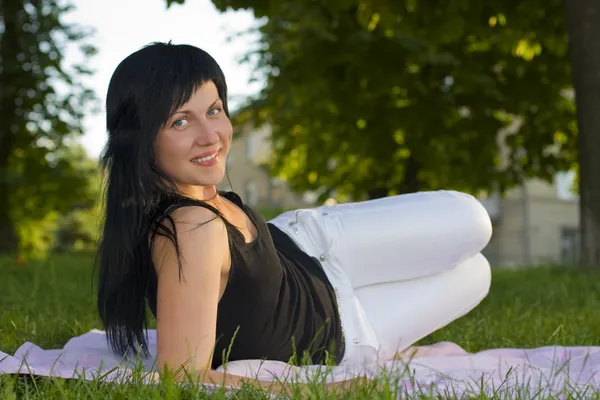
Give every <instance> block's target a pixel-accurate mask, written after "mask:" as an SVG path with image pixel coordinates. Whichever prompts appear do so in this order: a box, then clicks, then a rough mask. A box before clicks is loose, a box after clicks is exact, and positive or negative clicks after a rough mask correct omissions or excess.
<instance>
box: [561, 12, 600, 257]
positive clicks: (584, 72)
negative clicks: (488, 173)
mask: <svg viewBox="0 0 600 400" xmlns="http://www.w3.org/2000/svg"><path fill="white" fill-rule="evenodd" d="M565 6H566V15H567V26H568V31H569V44H570V46H569V47H570V54H571V59H572V62H573V83H574V87H575V102H576V105H577V115H578V127H579V133H578V136H579V196H580V197H579V198H580V221H581V239H582V240H581V244H582V248H581V250H582V251H581V254H582V263H583V264H584V265H586V266H595V267H600V179H599V178H598V174H599V173H600V157H598V155H599V154H600V113H599V112H598V111H599V107H600V41H599V40H598V38H600V4H598V2H597V1H594V0H582V1H572V0H568V1H566V2H565Z"/></svg>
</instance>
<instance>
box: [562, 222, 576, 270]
mask: <svg viewBox="0 0 600 400" xmlns="http://www.w3.org/2000/svg"><path fill="white" fill-rule="evenodd" d="M579 243H580V242H579V229H578V228H572V227H563V228H562V229H561V231H560V250H561V255H560V256H561V257H560V258H561V261H562V263H563V264H565V265H573V264H576V263H577V262H578V261H579Z"/></svg>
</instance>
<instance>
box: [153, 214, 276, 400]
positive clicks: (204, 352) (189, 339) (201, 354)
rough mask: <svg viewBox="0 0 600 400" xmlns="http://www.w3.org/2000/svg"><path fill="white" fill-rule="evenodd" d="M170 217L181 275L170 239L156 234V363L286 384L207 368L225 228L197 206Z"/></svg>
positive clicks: (201, 374) (215, 377)
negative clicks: (175, 230) (174, 229)
mask: <svg viewBox="0 0 600 400" xmlns="http://www.w3.org/2000/svg"><path fill="white" fill-rule="evenodd" d="M173 217H174V220H175V226H176V229H177V238H178V242H179V250H180V255H181V265H182V278H181V280H180V278H179V270H178V268H179V267H178V263H177V256H176V253H175V248H174V246H173V244H172V243H171V242H170V241H168V239H166V238H164V237H157V239H156V242H155V246H154V249H153V259H154V263H155V265H156V269H157V276H158V296H157V321H156V330H157V346H158V349H157V350H158V355H157V366H158V368H159V369H160V370H161V371H162V370H163V369H164V368H166V369H167V370H169V371H171V372H172V373H174V374H176V376H177V378H178V379H183V378H184V377H185V374H184V373H188V374H194V375H195V376H196V377H197V379H198V380H199V381H200V382H202V383H213V384H219V385H224V386H232V387H241V386H242V385H243V384H244V383H253V384H258V385H259V386H260V387H262V388H263V389H267V390H269V391H272V392H274V393H281V392H282V391H284V387H283V386H282V385H281V384H280V383H277V382H269V381H258V380H256V379H252V378H248V377H242V376H239V375H232V374H228V373H223V372H217V371H214V370H212V369H211V362H212V352H213V349H214V345H215V338H216V325H217V307H218V302H219V295H220V285H221V271H222V269H223V266H224V265H225V262H226V261H227V260H228V259H229V247H228V241H227V231H226V228H225V225H224V223H223V221H221V220H220V219H219V218H216V219H215V215H214V214H213V213H212V212H211V211H210V210H207V209H204V208H201V207H190V208H184V209H179V210H177V212H176V213H175V215H174V216H173ZM183 221H185V222H183ZM207 221H210V222H207ZM198 225H202V226H198ZM182 369H184V370H185V371H182Z"/></svg>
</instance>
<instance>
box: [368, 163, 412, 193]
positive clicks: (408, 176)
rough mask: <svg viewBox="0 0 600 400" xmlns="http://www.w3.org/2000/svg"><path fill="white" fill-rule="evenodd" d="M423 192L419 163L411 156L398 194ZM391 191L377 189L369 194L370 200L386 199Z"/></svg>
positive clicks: (385, 188)
mask: <svg viewBox="0 0 600 400" xmlns="http://www.w3.org/2000/svg"><path fill="white" fill-rule="evenodd" d="M420 190H421V181H420V180H419V163H418V162H417V161H416V160H415V159H414V158H413V157H412V156H411V157H409V158H408V160H406V169H405V172H404V180H403V182H402V184H401V185H400V187H398V194H407V193H416V192H418V191H420ZM389 191H390V188H387V187H375V188H372V189H371V190H369V191H368V192H367V196H368V198H369V200H373V199H379V198H382V197H386V196H387V195H388V193H389Z"/></svg>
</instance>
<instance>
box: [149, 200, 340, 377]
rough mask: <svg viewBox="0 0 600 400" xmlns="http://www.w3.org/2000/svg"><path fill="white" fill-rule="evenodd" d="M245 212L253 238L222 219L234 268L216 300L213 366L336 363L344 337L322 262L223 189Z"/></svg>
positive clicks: (152, 304)
mask: <svg viewBox="0 0 600 400" xmlns="http://www.w3.org/2000/svg"><path fill="white" fill-rule="evenodd" d="M221 195H223V196H224V197H225V198H227V199H228V200H230V201H232V202H233V203H234V204H236V205H237V206H238V207H240V208H241V209H242V210H244V212H245V213H246V214H247V215H248V217H249V218H250V220H251V221H252V222H253V223H254V225H255V226H256V229H257V237H256V239H255V240H254V241H253V242H251V243H246V242H245V238H244V235H243V234H242V233H241V232H240V231H239V230H238V229H237V228H236V227H234V226H233V225H231V224H229V223H228V222H227V221H225V225H226V226H227V232H228V236H229V249H230V252H231V270H230V273H229V280H228V282H227V286H226V288H225V292H224V293H223V296H222V298H221V300H220V301H219V305H218V313H217V337H216V344H215V349H214V356H213V361H212V368H213V369H214V368H217V367H219V366H220V365H222V364H223V363H225V362H227V361H235V360H247V359H255V360H256V359H266V360H278V361H283V362H287V363H291V364H296V365H298V364H305V363H309V364H322V363H324V362H325V361H328V362H332V363H335V364H337V363H339V362H340V361H341V359H342V357H343V355H344V351H345V349H344V340H343V335H342V326H341V321H340V315H339V313H338V307H337V301H336V295H335V291H334V290H333V287H332V285H331V284H330V282H329V280H328V279H327V276H326V275H325V273H324V272H323V269H322V266H321V264H320V263H319V261H318V260H317V259H316V258H314V257H310V256H309V255H307V254H306V253H305V252H303V251H302V250H301V249H300V248H299V247H298V246H297V245H296V243H295V242H294V241H293V240H292V239H291V238H290V237H289V236H288V235H287V234H286V233H284V232H283V231H281V230H280V229H278V228H277V227H276V226H275V225H273V224H269V223H267V222H265V220H264V219H263V218H262V217H261V216H260V215H259V214H257V213H256V212H255V211H254V210H252V209H251V208H250V207H248V206H246V205H245V204H243V203H242V200H241V199H240V197H239V196H238V195H237V194H236V193H234V192H226V193H221ZM156 290H157V288H156V274H155V273H154V271H152V273H151V280H150V287H149V292H148V303H149V307H150V310H151V311H152V313H153V314H154V316H155V317H156Z"/></svg>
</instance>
